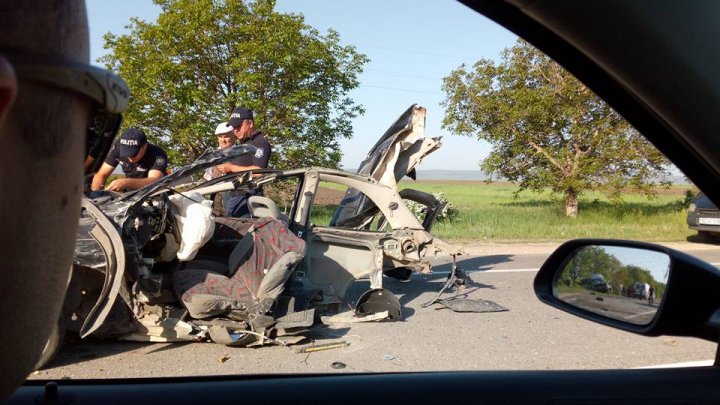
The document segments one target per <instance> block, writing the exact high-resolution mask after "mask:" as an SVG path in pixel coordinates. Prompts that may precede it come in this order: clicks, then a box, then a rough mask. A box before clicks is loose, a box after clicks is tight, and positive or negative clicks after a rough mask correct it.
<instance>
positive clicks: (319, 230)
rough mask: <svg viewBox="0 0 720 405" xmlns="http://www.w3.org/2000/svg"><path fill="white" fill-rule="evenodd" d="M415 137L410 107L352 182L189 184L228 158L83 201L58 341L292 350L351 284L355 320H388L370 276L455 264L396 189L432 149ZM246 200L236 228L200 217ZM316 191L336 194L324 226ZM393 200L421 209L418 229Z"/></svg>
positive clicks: (430, 210)
mask: <svg viewBox="0 0 720 405" xmlns="http://www.w3.org/2000/svg"><path fill="white" fill-rule="evenodd" d="M424 127H425V109H424V108H422V107H418V106H415V105H413V106H411V107H410V108H409V109H408V110H407V111H405V112H404V113H403V114H402V115H401V116H400V118H399V119H398V120H397V121H396V122H395V123H394V124H393V125H392V126H391V128H390V129H389V130H388V131H387V132H386V133H385V134H384V135H383V137H382V138H381V139H380V141H379V142H378V143H377V144H376V145H375V147H373V149H372V150H371V152H370V154H368V158H367V159H366V160H365V161H364V162H363V164H362V165H361V168H360V170H359V173H350V172H346V171H341V170H336V169H327V168H318V167H307V168H301V169H292V170H257V171H248V172H242V173H233V174H227V175H224V176H222V177H217V178H214V179H211V180H198V179H199V178H201V176H200V175H199V174H201V173H202V171H204V170H205V169H206V168H209V167H212V166H214V165H218V164H220V163H222V162H225V161H228V160H230V159H233V158H235V157H237V156H239V155H242V154H245V153H253V152H254V148H253V147H252V146H245V145H238V146H234V147H232V148H228V149H222V150H215V151H209V152H207V153H206V154H204V155H203V156H201V157H200V158H199V159H197V160H196V161H195V162H193V163H192V164H190V165H187V166H184V167H182V168H180V169H178V170H176V171H175V172H173V173H172V174H170V175H168V176H165V177H163V178H162V179H160V180H159V181H157V182H155V183H153V184H151V185H149V186H146V187H144V188H142V189H139V190H136V191H134V192H131V193H126V194H123V195H108V196H104V197H101V198H97V199H94V200H90V199H84V201H83V212H82V215H81V219H80V230H79V234H78V239H77V245H76V254H75V264H74V267H73V276H72V279H71V281H70V288H69V292H68V296H67V298H66V305H65V310H64V316H63V317H64V320H65V323H66V324H67V327H68V329H69V330H74V331H77V332H78V333H79V334H80V336H81V337H86V336H89V335H93V336H97V337H117V338H120V339H127V340H137V341H166V342H167V341H188V340H197V341H200V340H208V339H210V340H212V341H215V342H217V343H221V344H226V345H239V346H249V345H256V344H263V343H265V342H268V341H272V342H275V343H293V342H297V341H299V339H301V338H302V333H303V332H304V331H307V329H308V328H309V327H311V326H312V325H313V323H315V322H317V321H318V320H319V319H320V317H321V315H332V314H335V313H337V312H338V311H339V310H340V309H341V307H342V304H343V303H344V302H346V299H345V295H346V293H347V290H348V288H349V287H350V285H351V284H352V283H353V282H354V281H355V280H357V279H362V278H367V279H369V281H370V289H369V290H368V291H367V292H366V293H365V294H363V295H362V296H361V297H360V299H359V300H358V301H357V304H356V307H355V308H354V310H355V312H354V314H355V317H363V316H367V317H368V318H367V319H399V318H401V316H402V312H401V308H400V303H399V302H398V300H397V298H396V297H395V296H394V295H393V294H392V293H391V292H390V291H387V290H386V289H384V288H383V276H384V275H386V276H390V277H395V278H401V279H407V278H409V277H410V275H411V274H412V272H420V273H430V272H431V265H430V262H429V259H430V258H431V257H433V256H434V255H436V254H439V253H442V254H446V255H450V256H453V257H455V256H456V255H458V254H460V253H461V250H460V249H459V248H458V247H456V246H454V245H451V244H449V243H446V242H443V241H441V240H439V239H437V238H436V237H434V236H433V235H432V234H431V233H430V232H429V231H430V229H431V227H432V224H433V223H434V222H435V220H436V218H437V215H438V213H439V212H440V211H441V210H442V208H443V204H442V203H440V202H438V201H437V200H436V199H435V198H434V197H433V196H432V195H430V194H427V193H423V192H420V191H417V190H409V189H405V190H402V191H401V192H398V190H397V183H398V182H399V181H400V179H401V178H402V177H404V176H405V175H409V176H412V177H414V169H415V166H416V165H417V164H418V163H419V162H420V161H421V160H422V159H423V158H424V157H425V156H427V155H428V154H429V153H431V152H433V151H435V150H437V149H438V148H439V147H440V139H439V138H425V137H424ZM250 190H263V193H262V194H263V195H250V194H248V195H249V197H248V207H249V210H250V213H251V216H250V217H247V218H229V217H224V216H218V215H213V214H212V211H213V209H214V208H213V207H212V205H213V201H215V203H216V204H217V202H218V201H220V200H221V199H218V198H216V197H217V196H219V195H223V193H235V194H236V195H242V193H245V192H248V191H250ZM323 190H346V191H345V192H344V193H343V194H342V196H341V199H340V201H339V204H337V207H336V208H335V207H334V205H332V206H330V208H331V209H333V208H334V212H332V213H331V215H329V216H327V218H326V219H325V221H326V222H327V223H326V224H325V223H316V221H320V219H318V218H321V217H322V215H320V214H322V211H323V209H328V208H327V207H323V206H321V205H320V203H319V198H318V194H319V193H322V192H323ZM338 192H340V191H338ZM256 194H257V193H256ZM405 200H412V201H415V202H419V203H420V204H422V205H423V206H425V207H426V208H425V212H424V218H421V219H418V218H416V217H415V215H414V214H413V213H412V212H411V211H410V210H409V209H408V207H407V206H406V204H405ZM220 205H221V204H220ZM215 209H217V207H215ZM216 211H217V210H216ZM318 212H320V214H318ZM216 213H217V212H216ZM327 319H331V318H327Z"/></svg>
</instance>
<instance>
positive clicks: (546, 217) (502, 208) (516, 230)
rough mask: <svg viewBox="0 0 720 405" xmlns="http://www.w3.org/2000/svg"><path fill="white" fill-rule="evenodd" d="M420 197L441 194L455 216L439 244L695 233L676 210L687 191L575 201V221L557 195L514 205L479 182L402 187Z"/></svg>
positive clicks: (504, 188)
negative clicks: (617, 199)
mask: <svg viewBox="0 0 720 405" xmlns="http://www.w3.org/2000/svg"><path fill="white" fill-rule="evenodd" d="M403 187H411V188H415V189H418V190H421V191H425V192H431V193H432V192H443V193H445V195H446V196H447V198H448V200H449V201H450V202H451V203H453V204H454V205H455V206H456V207H457V208H458V211H459V214H458V217H457V219H456V220H454V221H452V222H439V223H438V224H436V225H435V229H434V230H433V233H434V234H436V235H437V236H439V237H441V238H446V239H455V240H487V241H507V240H516V241H529V240H534V241H559V240H566V239H571V238H586V237H593V238H624V239H638V240H653V241H660V240H662V241H674V240H686V238H687V237H688V236H690V235H693V234H694V233H695V232H694V231H690V230H689V229H688V227H687V224H686V223H685V217H686V215H687V211H686V210H685V208H684V207H683V205H682V201H683V200H684V193H685V190H687V189H689V188H690V187H689V186H676V187H673V188H671V189H669V190H664V189H663V190H660V193H659V195H658V196H657V198H655V199H653V200H648V199H647V198H646V197H644V196H641V195H637V194H626V195H624V196H623V202H622V203H620V204H613V203H611V202H610V201H609V200H608V199H607V198H605V197H604V196H602V195H601V194H599V193H588V194H586V195H583V196H582V197H581V198H580V203H579V206H580V209H579V210H580V215H579V216H578V218H576V219H571V218H567V217H565V214H564V212H565V205H564V200H563V199H562V197H561V196H559V195H552V194H550V193H549V192H548V193H533V192H523V193H521V194H520V196H519V197H518V198H517V199H515V198H514V196H513V191H515V189H516V187H515V186H513V185H504V184H490V185H487V184H485V183H482V182H436V181H426V182H403V183H401V185H400V188H403Z"/></svg>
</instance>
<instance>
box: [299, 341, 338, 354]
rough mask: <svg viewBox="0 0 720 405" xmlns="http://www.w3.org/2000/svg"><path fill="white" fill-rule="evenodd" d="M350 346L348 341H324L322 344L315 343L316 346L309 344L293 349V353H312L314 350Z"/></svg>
mask: <svg viewBox="0 0 720 405" xmlns="http://www.w3.org/2000/svg"><path fill="white" fill-rule="evenodd" d="M348 346H350V343H349V342H346V341H344V340H343V341H341V342H335V343H325V344H322V345H316V346H309V347H302V348H299V349H295V353H298V354H299V353H314V352H320V351H324V350H331V349H340V348H343V347H348Z"/></svg>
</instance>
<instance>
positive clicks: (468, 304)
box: [436, 298, 509, 313]
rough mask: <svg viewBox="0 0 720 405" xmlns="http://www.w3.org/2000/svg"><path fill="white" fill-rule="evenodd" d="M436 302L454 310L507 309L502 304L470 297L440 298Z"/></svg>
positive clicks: (495, 310)
mask: <svg viewBox="0 0 720 405" xmlns="http://www.w3.org/2000/svg"><path fill="white" fill-rule="evenodd" d="M436 303H437V304H440V305H442V306H444V307H445V308H449V309H451V310H453V311H455V312H478V313H480V312H503V311H509V309H507V308H505V307H504V306H502V305H500V304H498V303H496V302H493V301H488V300H481V299H471V298H453V299H441V300H437V301H436Z"/></svg>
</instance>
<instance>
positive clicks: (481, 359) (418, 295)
mask: <svg viewBox="0 0 720 405" xmlns="http://www.w3.org/2000/svg"><path fill="white" fill-rule="evenodd" d="M555 246H556V245H553V244H545V245H538V244H532V245H531V244H528V245H501V244H497V245H478V246H473V247H469V248H468V251H469V252H470V255H469V256H466V257H465V258H464V259H462V260H460V261H459V263H458V264H459V266H460V267H461V268H463V269H464V270H465V271H467V272H468V273H469V275H470V277H471V279H472V281H473V285H472V286H470V287H467V288H466V289H465V290H464V291H463V292H462V293H463V294H466V295H467V296H468V297H469V298H481V299H485V300H491V301H494V302H495V303H497V304H500V305H502V306H504V307H506V308H507V309H509V310H508V311H506V312H493V313H457V312H453V311H451V310H449V309H442V307H441V306H439V305H433V306H431V307H423V306H422V304H423V303H426V302H428V301H430V300H432V299H433V298H434V297H435V295H437V292H438V291H439V289H440V287H441V286H442V284H443V282H444V281H445V280H446V277H447V273H448V272H449V270H450V266H449V264H448V261H447V260H438V261H437V263H436V265H435V271H434V273H433V274H432V275H430V276H421V275H414V276H413V277H412V279H411V281H410V282H406V283H403V282H399V281H396V280H392V279H388V278H385V279H384V286H385V288H387V289H389V290H390V291H392V292H394V293H395V294H396V295H397V296H398V298H399V300H400V302H401V303H402V305H403V320H402V321H400V322H374V323H359V324H340V325H333V326H319V327H315V328H314V329H313V332H312V336H311V337H312V342H313V344H316V345H317V344H326V343H337V342H344V343H347V344H348V346H346V347H341V348H336V349H332V350H327V351H320V352H314V353H310V354H307V353H303V354H298V353H295V352H294V351H293V350H291V349H289V348H285V347H280V346H266V347H261V348H232V347H225V346H221V345H218V344H214V343H135V342H122V341H97V340H95V341H93V340H88V341H82V342H71V343H70V344H66V345H65V346H64V347H63V349H62V350H61V352H60V353H59V354H58V356H57V357H56V358H55V359H54V360H53V361H52V362H51V363H50V364H49V365H48V367H47V368H46V369H44V370H41V371H38V372H36V373H34V374H33V375H31V376H30V378H42V379H63V378H71V379H80V378H116V377H121V378H126V377H159V376H195V375H224V374H267V373H282V374H285V373H337V372H406V371H428V370H545V369H609V368H636V367H648V366H659V365H668V364H674V363H684V362H707V361H708V360H710V359H713V358H714V356H715V348H716V343H713V342H707V341H702V340H698V339H692V338H678V337H669V336H663V337H654V338H648V337H643V336H638V335H634V334H631V333H627V332H622V331H619V330H615V329H611V328H609V327H605V326H601V325H598V324H595V323H592V322H589V321H585V320H582V319H580V318H577V317H574V316H571V315H569V314H566V313H564V312H561V311H559V310H556V309H553V308H551V307H549V306H547V305H544V304H542V303H540V302H539V301H538V299H537V298H536V297H535V295H534V293H533V291H532V281H533V278H534V276H535V273H536V272H537V269H538V268H539V267H540V265H541V264H542V262H543V261H544V260H545V258H546V257H547V256H548V255H549V254H550V253H551V251H552V249H553V248H554V247H555ZM673 247H676V248H678V249H682V250H685V251H687V252H689V253H690V254H693V255H695V256H697V257H700V258H701V259H703V260H706V261H708V262H710V263H714V264H716V265H720V247H717V246H706V245H695V244H678V245H676V246H673ZM368 285H369V284H368V282H367V281H358V282H356V284H355V285H354V286H353V288H352V289H351V291H350V293H349V294H348V299H349V301H351V302H353V303H354V300H356V299H357V298H358V297H359V295H360V294H362V292H364V291H365V290H366V289H367V288H368ZM701 364H704V363H701Z"/></svg>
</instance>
